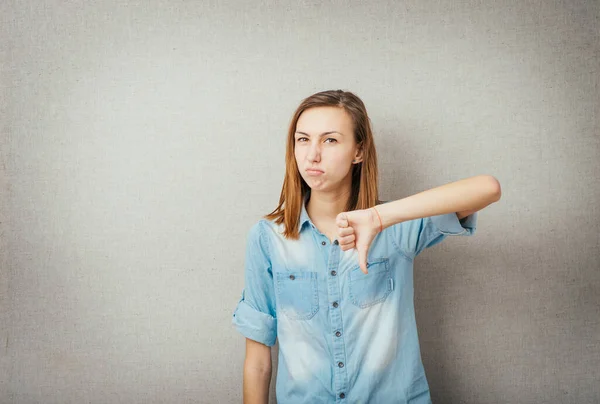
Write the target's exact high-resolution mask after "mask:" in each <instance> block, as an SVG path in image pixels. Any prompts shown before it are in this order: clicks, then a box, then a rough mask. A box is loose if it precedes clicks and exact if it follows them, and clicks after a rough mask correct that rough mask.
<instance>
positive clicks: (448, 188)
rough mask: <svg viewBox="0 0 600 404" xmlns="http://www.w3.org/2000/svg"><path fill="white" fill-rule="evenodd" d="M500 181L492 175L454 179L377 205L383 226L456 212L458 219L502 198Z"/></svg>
mask: <svg viewBox="0 0 600 404" xmlns="http://www.w3.org/2000/svg"><path fill="white" fill-rule="evenodd" d="M501 194H502V191H501V189H500V183H499V182H498V180H497V179H496V178H494V177H492V176H491V175H478V176H475V177H471V178H466V179H463V180H460V181H456V182H451V183H449V184H446V185H442V186H439V187H436V188H432V189H429V190H427V191H423V192H420V193H418V194H414V195H412V196H409V197H406V198H402V199H398V200H396V201H393V202H388V203H384V204H382V205H377V212H378V213H379V216H380V217H381V223H382V225H383V228H386V227H389V226H392V225H394V224H396V223H400V222H405V221H408V220H412V219H418V218H422V217H428V216H437V215H443V214H446V213H452V212H456V214H457V216H458V218H459V219H462V218H464V217H466V216H468V215H470V214H472V213H475V212H477V211H478V210H481V209H483V208H485V207H486V206H488V205H490V204H492V203H494V202H497V201H498V200H500V196H501Z"/></svg>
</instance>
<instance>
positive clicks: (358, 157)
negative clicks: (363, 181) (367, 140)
mask: <svg viewBox="0 0 600 404" xmlns="http://www.w3.org/2000/svg"><path fill="white" fill-rule="evenodd" d="M362 160H363V152H362V148H360V147H359V148H358V150H357V151H356V154H355V155H354V159H353V160H352V162H353V163H360V162H362Z"/></svg>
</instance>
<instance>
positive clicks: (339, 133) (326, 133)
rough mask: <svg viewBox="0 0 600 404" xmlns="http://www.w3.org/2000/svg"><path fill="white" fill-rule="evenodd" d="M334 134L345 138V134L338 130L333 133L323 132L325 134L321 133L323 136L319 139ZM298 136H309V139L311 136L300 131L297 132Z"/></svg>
mask: <svg viewBox="0 0 600 404" xmlns="http://www.w3.org/2000/svg"><path fill="white" fill-rule="evenodd" d="M332 133H337V134H338V135H342V136H344V134H343V133H341V132H338V131H337V130H332V131H329V132H323V133H321V134H320V135H319V137H321V136H326V135H331V134H332ZM296 134H297V135H304V136H308V137H310V135H309V134H308V133H304V132H300V131H296Z"/></svg>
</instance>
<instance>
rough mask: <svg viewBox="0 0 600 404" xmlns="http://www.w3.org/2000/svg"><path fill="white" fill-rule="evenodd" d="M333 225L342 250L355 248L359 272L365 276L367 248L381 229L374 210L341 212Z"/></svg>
mask: <svg viewBox="0 0 600 404" xmlns="http://www.w3.org/2000/svg"><path fill="white" fill-rule="evenodd" d="M335 224H336V225H337V227H338V235H339V238H338V242H339V243H340V246H341V248H342V250H343V251H346V250H350V249H351V248H356V250H357V251H358V263H359V265H360V270H361V271H363V272H364V273H365V274H367V273H368V271H367V257H368V252H369V247H370V246H371V243H372V242H373V239H374V238H375V236H376V235H377V233H379V231H380V229H381V227H380V225H381V222H380V221H379V218H378V216H377V213H376V212H375V211H374V208H371V209H361V210H353V211H350V212H342V213H340V214H339V215H337V217H336V219H335Z"/></svg>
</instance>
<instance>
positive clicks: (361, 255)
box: [358, 247, 369, 275]
mask: <svg viewBox="0 0 600 404" xmlns="http://www.w3.org/2000/svg"><path fill="white" fill-rule="evenodd" d="M367 251H368V247H367V248H364V247H362V248H360V249H359V250H358V264H359V265H360V270H361V271H363V272H364V273H365V275H366V274H368V273H369V271H368V270H367Z"/></svg>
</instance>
